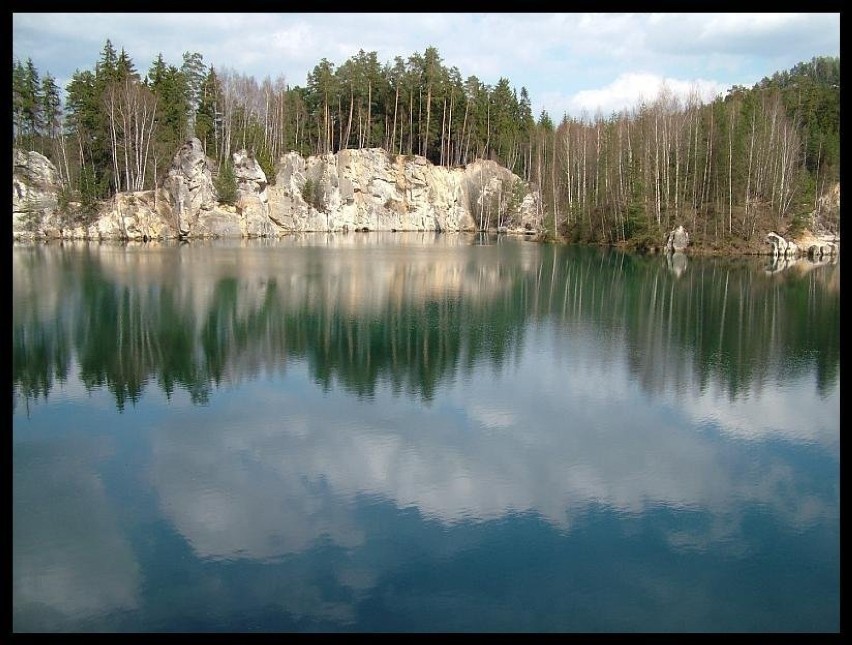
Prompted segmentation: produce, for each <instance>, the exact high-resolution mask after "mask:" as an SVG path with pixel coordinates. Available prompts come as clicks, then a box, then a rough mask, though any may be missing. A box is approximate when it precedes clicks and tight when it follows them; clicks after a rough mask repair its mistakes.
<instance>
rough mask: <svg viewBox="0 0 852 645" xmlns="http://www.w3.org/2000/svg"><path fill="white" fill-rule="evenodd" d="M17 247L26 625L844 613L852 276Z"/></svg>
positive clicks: (16, 610) (15, 455) (218, 245)
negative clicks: (846, 358) (845, 373)
mask: <svg viewBox="0 0 852 645" xmlns="http://www.w3.org/2000/svg"><path fill="white" fill-rule="evenodd" d="M767 263H768V259H767V258H757V257H748V258H738V259H721V258H700V257H688V258H684V257H682V256H681V257H675V258H674V260H673V261H672V260H667V259H666V258H665V257H664V256H639V255H631V254H624V253H621V252H618V251H614V250H608V249H597V248H586V247H575V246H556V245H548V244H539V243H536V242H532V241H527V240H523V239H515V238H504V237H499V238H498V237H494V236H481V235H472V234H471V235H467V234H443V235H442V234H432V233H429V234H419V233H418V234H409V233H395V234H391V233H387V234H380V233H369V234H368V233H364V234H360V233H358V234H349V235H340V234H338V235H326V234H317V235H305V236H299V237H289V238H283V239H281V240H277V241H272V240H238V241H224V240H223V241H210V242H191V243H188V244H180V243H173V244H146V245H142V244H140V245H132V244H127V245H121V244H107V243H101V244H98V243H91V244H86V243H76V244H68V243H66V244H64V245H60V244H55V243H50V244H31V245H26V244H21V245H15V246H14V247H13V249H12V286H13V296H12V336H13V338H12V341H13V342H12V345H13V346H12V402H13V412H12V464H11V465H12V470H13V473H12V485H13V487H12V495H11V496H12V538H13V539H12V594H13V596H12V621H13V629H14V630H15V631H85V632H90V631H109V632H134V631H146V632H165V631H171V632H199V631H207V632H217V631H230V632H264V631H266V632H268V631H305V632H312V631H348V632H391V631H397V632H408V631H458V632H488V631H516V632H546V631H555V632H700V631H710V632H734V631H738V632H739V631H745V632H766V631H781V632H789V631H795V632H836V631H838V630H839V629H840V491H839V487H840V265H839V261H838V262H837V263H835V264H828V265H824V266H819V267H815V268H813V269H812V270H810V271H799V270H797V269H795V268H793V269H789V270H787V271H784V272H780V273H771V272H769V271H767Z"/></svg>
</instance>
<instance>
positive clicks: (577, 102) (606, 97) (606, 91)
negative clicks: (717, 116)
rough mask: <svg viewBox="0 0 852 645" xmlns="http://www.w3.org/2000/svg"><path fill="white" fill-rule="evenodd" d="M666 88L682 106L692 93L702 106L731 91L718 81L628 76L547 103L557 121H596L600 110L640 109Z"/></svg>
mask: <svg viewBox="0 0 852 645" xmlns="http://www.w3.org/2000/svg"><path fill="white" fill-rule="evenodd" d="M664 86H665V87H667V88H668V89H669V90H670V91H671V93H672V94H673V95H674V96H675V97H677V98H678V100H679V101H680V102H681V103H685V102H686V100H687V99H688V97H689V96H690V94H692V93H693V92H695V93H697V95H698V96H699V98H700V99H701V101H702V102H709V101H712V100H713V99H714V98H715V97H716V96H717V95H718V94H724V93H725V91H726V90H727V88H728V86H727V85H725V84H723V83H720V82H718V81H712V80H706V79H701V78H699V79H696V80H683V79H677V78H670V77H664V76H661V75H659V74H654V73H651V72H627V73H624V74H620V75H619V76H618V77H617V78H616V79H615V80H614V81H612V82H611V83H609V84H608V85H605V86H603V87H600V88H597V89H591V90H581V91H579V92H577V93H576V94H574V95H571V96H561V95H559V94H550V95H545V97H544V101H545V104H546V105H549V106H552V108H549V109H548V112H549V113H550V115H551V117H553V118H554V120H558V119H559V118H560V117H561V116H562V113H563V112H567V113H568V114H570V115H571V116H574V117H579V116H580V115H581V114H582V113H583V112H584V111H585V112H586V114H587V115H588V116H589V117H593V116H594V114H595V113H596V112H597V110H600V111H601V112H602V114H603V115H604V117H607V116H609V115H610V114H611V113H612V112H620V111H622V110H625V109H626V110H631V109H632V108H634V107H635V108H638V107H639V105H640V104H641V103H642V102H646V103H652V102H653V101H654V100H655V99H656V98H657V97H658V96H659V94H660V90H661V89H662V88H663V87H664ZM551 109H552V110H553V111H551Z"/></svg>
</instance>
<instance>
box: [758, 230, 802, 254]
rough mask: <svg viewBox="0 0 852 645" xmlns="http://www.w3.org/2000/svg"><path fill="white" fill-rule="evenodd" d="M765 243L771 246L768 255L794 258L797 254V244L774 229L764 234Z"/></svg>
mask: <svg viewBox="0 0 852 645" xmlns="http://www.w3.org/2000/svg"><path fill="white" fill-rule="evenodd" d="M766 243H767V244H770V245H771V246H772V250H771V252H770V255H772V257H773V258H795V257H796V256H798V255H799V246H798V245H797V244H796V243H795V242H793V241H792V240H787V239H785V238H783V237H782V236H780V235H778V233H775V232H774V231H773V232H771V233H768V234H767V235H766Z"/></svg>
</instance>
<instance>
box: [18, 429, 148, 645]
mask: <svg viewBox="0 0 852 645" xmlns="http://www.w3.org/2000/svg"><path fill="white" fill-rule="evenodd" d="M108 452H109V449H108V448H106V447H105V446H104V445H103V444H98V443H96V442H93V441H91V440H86V439H79V438H78V439H69V440H67V441H64V442H60V443H58V444H57V445H51V446H44V445H38V444H29V445H24V446H19V447H17V448H16V450H15V459H14V477H13V482H14V490H15V495H14V505H13V513H14V518H15V521H14V522H13V525H12V526H13V528H12V536H13V550H14V553H15V561H14V567H13V573H12V592H13V594H14V598H15V617H14V618H15V624H14V627H15V629H16V630H18V631H29V630H32V629H35V630H36V631H64V630H66V629H68V628H69V626H71V625H78V624H79V623H80V621H88V620H97V619H101V618H103V617H104V616H106V615H109V614H110V613H111V612H116V611H126V610H131V609H135V608H136V607H137V606H138V604H139V585H140V582H141V580H140V578H141V576H140V571H139V565H138V563H137V562H136V559H135V557H134V554H133V551H132V549H131V547H130V544H129V543H128V541H127V539H126V537H125V536H124V534H123V533H122V532H121V531H120V530H119V527H118V524H117V522H116V520H115V508H114V507H113V506H112V504H111V503H110V501H109V495H108V494H107V492H106V490H105V487H104V484H103V482H102V481H101V480H100V478H99V477H98V475H97V473H96V471H95V466H94V463H93V462H95V461H99V460H101V459H104V458H105V457H106V456H107V453H108ZM57 526H60V527H61V530H60V531H59V532H57V531H56V527H57Z"/></svg>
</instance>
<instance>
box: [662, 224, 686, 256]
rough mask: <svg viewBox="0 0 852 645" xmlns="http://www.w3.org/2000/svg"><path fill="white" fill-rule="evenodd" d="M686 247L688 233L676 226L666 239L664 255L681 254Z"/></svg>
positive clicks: (681, 227)
mask: <svg viewBox="0 0 852 645" xmlns="http://www.w3.org/2000/svg"><path fill="white" fill-rule="evenodd" d="M688 246H689V233H687V232H686V229H685V228H683V226H682V225H678V227H677V228H676V229H674V230H673V231H671V232H670V233H669V235H668V237H667V238H666V247H665V249H666V253H683V252H684V251H686V247H688Z"/></svg>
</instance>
